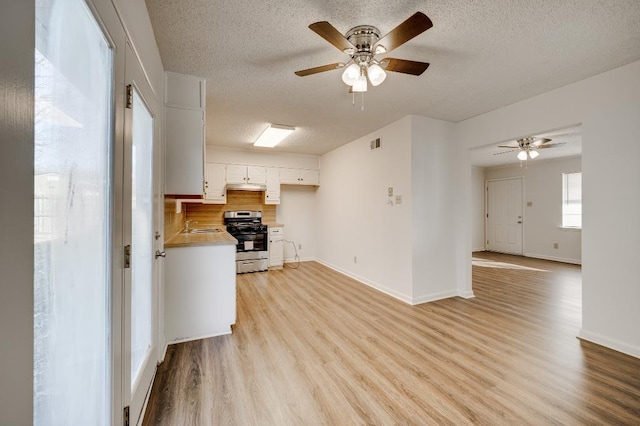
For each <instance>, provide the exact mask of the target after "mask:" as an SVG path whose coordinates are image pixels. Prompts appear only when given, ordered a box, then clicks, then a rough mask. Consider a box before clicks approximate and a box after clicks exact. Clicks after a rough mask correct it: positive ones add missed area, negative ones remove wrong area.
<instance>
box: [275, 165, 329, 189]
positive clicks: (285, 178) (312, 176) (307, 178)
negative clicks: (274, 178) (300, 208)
mask: <svg viewBox="0 0 640 426" xmlns="http://www.w3.org/2000/svg"><path fill="white" fill-rule="evenodd" d="M280 183H281V184H283V185H316V186H317V185H319V184H320V179H319V174H318V171H317V170H308V169H280Z"/></svg>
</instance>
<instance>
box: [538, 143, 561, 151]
mask: <svg viewBox="0 0 640 426" xmlns="http://www.w3.org/2000/svg"><path fill="white" fill-rule="evenodd" d="M565 143H566V142H558V143H552V144H551V145H540V146H536V149H544V148H555V147H557V146H558V145H564V144H565Z"/></svg>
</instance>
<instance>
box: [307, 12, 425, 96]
mask: <svg viewBox="0 0 640 426" xmlns="http://www.w3.org/2000/svg"><path fill="white" fill-rule="evenodd" d="M432 26H433V23H432V22H431V19H429V18H428V17H427V15H425V14H424V13H422V12H416V13H415V14H414V15H412V16H411V17H410V18H409V19H407V20H406V21H404V22H403V23H401V24H400V25H398V26H397V27H396V28H394V29H393V30H391V32H389V33H388V34H387V35H385V36H384V37H382V38H381V37H380V31H379V30H378V29H377V28H376V27H373V26H371V25H359V26H357V27H353V28H351V29H350V30H349V31H347V33H346V34H344V35H343V34H342V33H340V32H339V31H338V30H337V29H336V28H335V27H334V26H333V25H331V24H330V23H328V22H327V21H322V22H316V23H314V24H311V25H309V28H310V29H311V30H312V31H314V32H315V33H316V34H318V35H319V36H320V37H322V38H324V39H325V40H327V41H328V42H329V43H331V44H332V45H334V46H335V47H337V48H338V49H340V50H341V51H342V52H344V53H346V54H347V55H349V56H351V59H350V60H349V61H348V62H347V63H343V62H337V63H334V64H328V65H322V66H319V67H314V68H309V69H306V70H301V71H296V73H295V74H296V75H298V76H300V77H304V76H308V75H312V74H317V73H320V72H325V71H331V70H335V69H339V68H345V70H344V72H343V73H342V81H344V82H345V84H347V85H348V86H351V89H350V90H352V91H353V92H366V91H367V79H368V81H369V82H371V84H372V85H374V86H377V85H379V84H381V83H382V82H383V81H384V80H385V78H386V76H387V74H386V72H385V71H392V72H399V73H403V74H411V75H420V74H422V73H423V72H424V71H425V70H426V69H427V68H428V67H429V64H428V63H426V62H418V61H409V60H406V59H396V58H384V59H381V60H377V59H376V58H375V56H376V55H379V54H383V53H386V52H390V51H391V50H393V49H395V48H397V47H399V46H401V45H403V44H404V43H406V42H407V41H409V40H411V39H412V38H414V37H416V36H417V35H419V34H422V33H423V32H425V31H426V30H428V29H429V28H431V27H432Z"/></svg>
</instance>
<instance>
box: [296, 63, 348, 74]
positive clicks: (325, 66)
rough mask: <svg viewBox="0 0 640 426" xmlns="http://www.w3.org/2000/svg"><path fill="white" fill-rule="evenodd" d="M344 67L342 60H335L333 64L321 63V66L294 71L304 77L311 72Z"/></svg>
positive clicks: (315, 72)
mask: <svg viewBox="0 0 640 426" xmlns="http://www.w3.org/2000/svg"><path fill="white" fill-rule="evenodd" d="M342 67H344V64H343V63H342V62H336V63H335V64H329V65H322V66H321V67H315V68H309V69H306V70H301V71H296V72H295V74H296V75H297V76H299V77H305V76H307V75H311V74H318V73H319V72H325V71H331V70H336V69H338V68H342Z"/></svg>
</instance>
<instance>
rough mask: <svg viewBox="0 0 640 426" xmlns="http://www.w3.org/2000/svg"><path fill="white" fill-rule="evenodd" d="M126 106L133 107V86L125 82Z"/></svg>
mask: <svg viewBox="0 0 640 426" xmlns="http://www.w3.org/2000/svg"><path fill="white" fill-rule="evenodd" d="M126 106H127V108H128V109H131V108H133V86H132V85H130V84H127V105H126Z"/></svg>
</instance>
